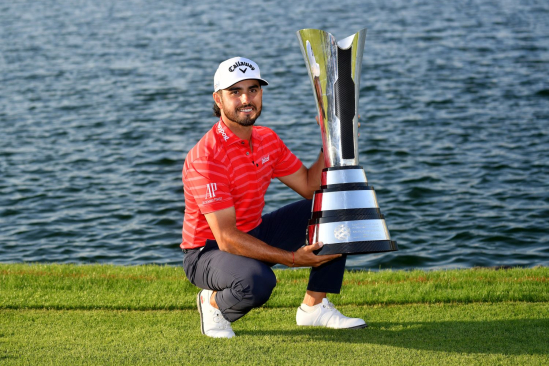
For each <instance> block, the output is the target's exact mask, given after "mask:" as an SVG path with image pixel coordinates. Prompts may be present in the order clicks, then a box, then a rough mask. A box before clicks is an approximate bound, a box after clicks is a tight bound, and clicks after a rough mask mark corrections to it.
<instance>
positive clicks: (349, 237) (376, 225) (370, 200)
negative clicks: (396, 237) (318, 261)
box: [307, 166, 398, 254]
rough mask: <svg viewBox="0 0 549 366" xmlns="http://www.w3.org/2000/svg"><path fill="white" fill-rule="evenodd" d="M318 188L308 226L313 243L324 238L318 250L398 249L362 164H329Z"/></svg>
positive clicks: (386, 250)
mask: <svg viewBox="0 0 549 366" xmlns="http://www.w3.org/2000/svg"><path fill="white" fill-rule="evenodd" d="M321 184H322V186H321V189H320V190H318V191H316V192H315V195H314V198H313V207H312V215H311V219H310V220H309V226H308V229H307V230H308V235H307V238H308V241H309V244H313V243H316V242H319V241H321V242H323V243H324V246H323V247H322V248H321V249H320V250H318V251H316V252H315V253H316V254H336V253H348V254H360V253H377V252H389V251H395V250H398V247H397V243H396V242H395V241H392V240H391V237H390V235H389V231H388V230H387V226H386V225H385V218H384V216H383V215H382V214H381V211H380V210H379V206H378V204H377V199H376V194H375V191H374V187H371V186H368V182H367V180H366V174H365V173H364V170H363V169H362V167H361V166H344V167H332V168H326V169H324V170H323V171H322V183H321Z"/></svg>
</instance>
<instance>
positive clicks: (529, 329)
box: [237, 319, 549, 355]
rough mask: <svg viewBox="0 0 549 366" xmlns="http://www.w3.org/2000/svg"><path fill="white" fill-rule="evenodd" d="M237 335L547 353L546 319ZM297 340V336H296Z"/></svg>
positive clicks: (462, 350)
mask: <svg viewBox="0 0 549 366" xmlns="http://www.w3.org/2000/svg"><path fill="white" fill-rule="evenodd" d="M237 334H238V335H249V336H282V337H308V338H310V339H311V340H312V341H325V342H330V341H332V342H348V343H364V344H378V345H386V346H394V347H402V348H411V349H419V350H431V351H444V352H458V353H485V354H506V355H528V354H529V355H534V354H541V355H549V346H548V345H547V339H549V319H522V320H501V321H476V322H464V321H456V322H420V323H414V322H410V323H407V322H398V323H390V322H387V323H370V325H369V327H368V328H364V329H349V330H334V329H325V328H312V327H307V328H297V329H295V330H274V329H273V330H254V331H250V330H248V331H246V330H242V331H237ZM296 341H297V339H296Z"/></svg>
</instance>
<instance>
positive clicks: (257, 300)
mask: <svg viewBox="0 0 549 366" xmlns="http://www.w3.org/2000/svg"><path fill="white" fill-rule="evenodd" d="M275 286H276V276H275V274H274V273H273V271H272V270H270V269H268V270H266V271H264V273H263V274H262V276H261V277H255V278H254V279H253V280H252V281H251V282H250V285H249V293H248V294H247V296H246V297H248V299H249V301H250V302H251V306H252V307H258V306H261V305H263V304H265V303H266V302H267V301H268V300H269V298H270V297H271V294H272V293H273V290H274V288H275Z"/></svg>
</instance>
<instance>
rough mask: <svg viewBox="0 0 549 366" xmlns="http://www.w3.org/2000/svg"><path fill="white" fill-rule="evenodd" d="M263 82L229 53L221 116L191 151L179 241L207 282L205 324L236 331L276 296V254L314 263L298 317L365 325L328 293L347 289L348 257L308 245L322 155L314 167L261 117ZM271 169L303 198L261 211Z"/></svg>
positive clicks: (287, 260) (202, 300)
mask: <svg viewBox="0 0 549 366" xmlns="http://www.w3.org/2000/svg"><path fill="white" fill-rule="evenodd" d="M262 85H268V83H267V81H265V80H264V79H262V78H261V75H260V71H259V66H258V65H257V64H256V63H255V62H253V61H251V60H249V59H246V58H242V57H235V58H231V59H229V60H226V61H224V62H222V63H221V64H220V65H219V68H218V69H217V72H216V73H215V76H214V93H213V99H214V113H215V115H216V116H217V117H220V119H219V121H218V122H217V123H216V124H215V125H214V126H213V128H212V129H211V130H210V131H209V132H208V133H206V135H204V137H203V138H202V139H201V140H200V141H199V142H198V143H197V144H196V145H195V146H194V147H193V148H192V149H191V150H190V151H189V153H188V155H187V158H186V159H185V165H184V168H183V185H184V188H185V205H186V208H185V221H184V224H183V242H182V244H181V247H182V249H183V251H184V252H185V259H184V261H183V267H184V270H185V273H186V275H187V277H188V278H189V280H190V281H191V282H192V283H193V284H194V285H196V286H197V287H199V288H202V289H203V290H202V291H200V292H199V294H198V297H197V306H198V310H199V312H200V319H201V330H202V333H203V334H205V335H207V336H210V337H215V338H231V337H233V336H234V335H235V334H234V332H233V330H232V328H231V322H234V321H236V320H237V319H239V318H241V317H242V316H244V315H245V314H246V313H248V312H249V311H250V310H251V309H253V308H255V307H259V306H261V305H263V304H264V303H265V302H266V301H267V300H268V299H269V297H270V296H271V292H272V290H273V288H274V287H275V285H276V278H275V275H274V273H273V271H272V269H271V266H273V265H274V264H277V263H280V264H284V265H286V266H289V267H312V269H311V274H310V278H309V284H308V287H307V291H306V293H305V298H304V300H303V304H301V306H300V307H299V308H298V310H297V315H296V321H297V324H298V325H303V326H325V327H330V328H363V327H365V326H366V324H365V323H364V321H363V320H362V319H357V318H348V317H345V316H343V315H342V314H341V313H340V312H339V311H337V310H336V309H335V307H334V306H333V304H332V303H330V302H329V301H328V299H327V298H326V294H327V293H339V291H340V289H341V284H342V281H343V273H344V270H345V260H346V257H345V256H342V255H341V254H334V255H315V254H314V253H313V251H315V250H317V249H319V248H321V247H322V243H314V244H312V245H308V246H304V244H305V236H306V227H307V222H308V219H309V216H310V213H311V201H310V199H311V198H312V197H313V193H314V191H315V190H317V189H319V188H320V177H321V173H322V169H323V168H324V159H323V156H322V154H320V155H319V157H318V159H317V160H316V162H315V163H313V165H312V166H311V167H310V168H309V169H307V168H306V167H305V166H303V164H302V163H301V162H300V161H299V159H298V158H297V157H296V156H295V155H294V154H292V152H291V151H290V150H289V149H288V148H287V147H286V146H285V145H284V143H283V142H282V140H280V138H279V137H278V135H277V134H276V133H274V132H273V131H272V130H271V129H269V128H266V127H260V126H254V124H255V121H256V119H257V118H258V117H259V116H260V114H261V107H262V95H263V89H262V88H261V86H262ZM272 178H278V179H279V180H280V181H282V182H283V183H284V184H285V185H287V186H288V187H290V188H291V189H293V190H294V191H296V192H297V193H299V194H300V195H301V196H303V197H304V198H305V199H304V200H302V201H299V202H296V203H293V204H290V205H288V206H285V207H283V208H281V209H279V210H277V211H275V212H272V213H270V214H266V215H263V217H262V216H261V213H262V210H263V207H264V206H265V201H264V196H265V192H266V191H267V187H268V185H269V183H270V180H271V179H272Z"/></svg>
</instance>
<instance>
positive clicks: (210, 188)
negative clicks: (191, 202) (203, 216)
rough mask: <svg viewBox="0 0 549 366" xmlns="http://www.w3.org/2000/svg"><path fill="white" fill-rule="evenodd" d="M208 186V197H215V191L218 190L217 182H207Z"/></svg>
mask: <svg viewBox="0 0 549 366" xmlns="http://www.w3.org/2000/svg"><path fill="white" fill-rule="evenodd" d="M206 188H207V192H206V199H208V198H214V197H215V191H217V183H210V184H206Z"/></svg>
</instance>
